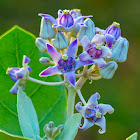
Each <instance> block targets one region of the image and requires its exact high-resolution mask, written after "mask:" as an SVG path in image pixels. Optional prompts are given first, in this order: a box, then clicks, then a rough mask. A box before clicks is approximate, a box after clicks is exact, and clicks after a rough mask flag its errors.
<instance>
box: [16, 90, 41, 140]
mask: <svg viewBox="0 0 140 140" xmlns="http://www.w3.org/2000/svg"><path fill="white" fill-rule="evenodd" d="M17 111H18V119H19V124H20V128H21V131H22V134H23V136H24V137H27V138H31V139H34V140H38V138H37V136H40V130H39V124H38V118H37V114H36V111H35V109H34V106H33V104H32V101H31V99H30V98H29V97H28V96H27V95H26V93H25V92H23V91H22V89H21V88H19V89H18V94H17Z"/></svg>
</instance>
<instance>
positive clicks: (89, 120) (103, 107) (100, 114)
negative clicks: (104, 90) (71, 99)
mask: <svg viewBox="0 0 140 140" xmlns="http://www.w3.org/2000/svg"><path fill="white" fill-rule="evenodd" d="M99 99H100V94H99V93H95V94H93V95H92V96H91V97H90V98H89V100H88V102H87V104H86V105H85V106H82V103H81V102H79V103H77V104H76V106H75V108H76V110H77V111H78V112H79V113H81V115H82V116H83V117H84V124H83V126H79V128H80V129H83V130H87V129H88V128H90V127H92V126H93V125H94V124H95V125H98V126H99V127H101V129H99V131H98V132H99V133H100V134H103V133H105V132H106V119H105V117H104V115H105V114H106V113H107V112H108V113H109V114H112V113H113V112H114V108H113V107H112V106H111V105H108V104H98V100H99Z"/></svg>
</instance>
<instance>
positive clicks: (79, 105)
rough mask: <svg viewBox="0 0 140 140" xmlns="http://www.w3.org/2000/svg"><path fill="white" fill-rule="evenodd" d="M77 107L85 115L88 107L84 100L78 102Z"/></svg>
mask: <svg viewBox="0 0 140 140" xmlns="http://www.w3.org/2000/svg"><path fill="white" fill-rule="evenodd" d="M75 109H76V110H77V111H78V112H79V113H80V114H81V115H82V116H83V117H85V113H86V107H85V106H82V102H78V103H77V104H76V105H75Z"/></svg>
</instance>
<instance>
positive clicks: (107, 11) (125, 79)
mask: <svg viewBox="0 0 140 140" xmlns="http://www.w3.org/2000/svg"><path fill="white" fill-rule="evenodd" d="M139 7H140V1H138V0H117V1H115V0H100V1H97V0H96V1H95V0H85V1H84V0H70V1H66V0H59V1H58V0H5V1H3V0H0V35H1V34H2V33H4V32H5V31H7V30H8V29H10V28H11V27H12V26H13V25H15V24H17V25H19V26H21V27H22V28H24V29H26V30H28V31H30V32H32V33H33V34H35V35H36V36H38V34H39V27H40V17H38V13H49V14H51V15H52V16H54V17H57V14H56V13H57V10H58V9H60V8H61V9H65V8H67V9H73V8H80V9H81V10H82V14H83V15H90V14H91V15H93V16H94V17H93V18H92V19H93V21H94V22H95V25H96V26H98V27H100V28H103V29H105V28H106V27H107V26H109V25H110V24H111V23H112V22H113V21H117V22H119V23H120V24H121V29H122V36H123V37H126V38H127V39H128V40H129V43H130V48H129V53H128V59H127V61H126V62H125V63H122V64H119V68H118V70H117V72H116V73H115V76H114V77H113V79H111V80H99V81H93V83H92V84H91V85H90V84H89V81H88V82H87V83H86V84H85V85H84V87H83V88H82V92H83V94H84V96H85V98H86V99H88V98H89V97H90V95H91V94H93V93H95V92H96V91H98V92H99V93H100V94H101V97H102V98H101V99H100V100H99V102H102V103H108V104H111V105H112V106H113V107H114V108H115V112H114V114H112V115H106V121H107V132H106V133H105V134H104V135H99V134H98V132H97V130H98V129H99V128H98V127H97V126H94V127H92V128H90V129H88V130H87V131H86V132H79V133H78V136H77V138H76V139H77V140H85V139H89V140H92V139H94V140H112V139H113V140H122V139H125V138H126V137H128V136H129V135H130V134H132V133H133V132H135V131H137V132H138V133H140V128H139V127H140V109H139V106H140V101H139V99H140V94H139V90H138V88H139V83H140V80H139V78H140V72H139V69H140V63H139V60H140V57H139V52H140V47H139V45H138V43H139V33H140V10H139ZM7 49H8V48H7ZM9 94H10V93H9ZM77 101H79V98H78V97H77ZM9 119H10V118H9Z"/></svg>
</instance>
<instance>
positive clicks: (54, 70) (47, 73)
mask: <svg viewBox="0 0 140 140" xmlns="http://www.w3.org/2000/svg"><path fill="white" fill-rule="evenodd" d="M55 74H62V72H61V71H60V70H59V69H58V68H57V66H53V67H49V68H47V69H45V70H43V71H42V72H41V73H40V74H39V76H40V77H47V76H51V75H55Z"/></svg>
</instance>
